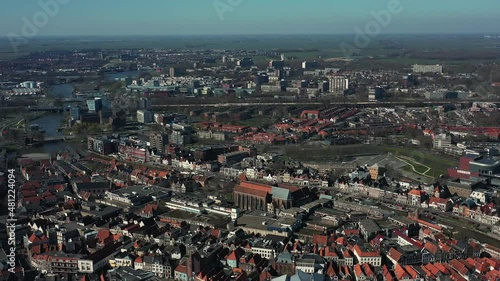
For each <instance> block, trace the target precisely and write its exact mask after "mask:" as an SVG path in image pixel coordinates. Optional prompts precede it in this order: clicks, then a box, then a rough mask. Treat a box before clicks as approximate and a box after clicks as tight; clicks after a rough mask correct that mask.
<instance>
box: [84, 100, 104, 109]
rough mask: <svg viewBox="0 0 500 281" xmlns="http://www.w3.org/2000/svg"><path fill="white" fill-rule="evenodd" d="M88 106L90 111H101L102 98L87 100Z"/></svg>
mask: <svg viewBox="0 0 500 281" xmlns="http://www.w3.org/2000/svg"><path fill="white" fill-rule="evenodd" d="M87 106H88V108H89V111H99V110H101V109H102V100H101V99H100V98H95V99H93V100H87Z"/></svg>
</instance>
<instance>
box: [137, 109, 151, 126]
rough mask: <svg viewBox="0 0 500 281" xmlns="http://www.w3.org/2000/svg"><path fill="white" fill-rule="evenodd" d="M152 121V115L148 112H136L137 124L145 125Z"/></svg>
mask: <svg viewBox="0 0 500 281" xmlns="http://www.w3.org/2000/svg"><path fill="white" fill-rule="evenodd" d="M153 121H154V114H153V112H151V111H148V110H137V122H139V123H143V124H147V123H152V122H153Z"/></svg>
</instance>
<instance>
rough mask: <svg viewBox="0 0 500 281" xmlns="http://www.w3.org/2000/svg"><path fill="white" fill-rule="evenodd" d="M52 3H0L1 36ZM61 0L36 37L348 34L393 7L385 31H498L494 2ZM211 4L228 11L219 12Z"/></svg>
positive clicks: (496, 3)
mask: <svg viewBox="0 0 500 281" xmlns="http://www.w3.org/2000/svg"><path fill="white" fill-rule="evenodd" d="M52 1H63V0H2V9H1V10H0V36H6V35H7V34H9V32H14V33H16V34H21V33H22V27H23V24H24V23H23V20H22V19H23V17H25V18H27V19H28V20H29V21H31V22H32V19H33V16H34V15H36V14H37V12H38V14H40V13H39V12H40V11H43V10H42V8H41V6H40V4H39V3H46V2H52ZM64 1H66V2H68V3H67V4H61V5H59V11H58V12H57V13H56V14H55V15H54V16H53V17H50V18H49V20H48V22H47V24H46V25H43V26H39V30H38V32H37V35H39V36H45V35H178V34H308V33H321V34H345V33H349V34H351V33H354V28H355V27H360V28H364V27H365V25H366V24H367V23H368V22H370V21H371V20H372V19H373V18H372V16H371V14H370V13H371V12H372V11H375V12H377V11H380V10H384V9H387V5H388V3H389V2H391V1H400V2H401V7H403V11H402V12H401V13H399V14H395V15H392V20H391V22H390V24H389V25H388V26H387V27H384V28H383V29H382V33H388V34H389V33H494V32H496V33H498V32H500V12H499V11H500V1H499V0H481V1H470V0H350V1H348V0H142V1H138V0H64ZM238 1H240V2H241V3H240V4H238V5H236V6H234V7H231V6H230V5H231V4H230V3H237V2H238ZM221 3H222V4H221ZM216 4H219V7H222V8H223V7H226V8H227V7H230V9H228V10H227V11H226V12H224V13H220V12H219V13H218V12H217V10H216V8H215V7H214V6H215V5H216ZM221 5H222V6H221ZM224 5H229V6H224ZM221 14H222V17H221V16H220V15H221Z"/></svg>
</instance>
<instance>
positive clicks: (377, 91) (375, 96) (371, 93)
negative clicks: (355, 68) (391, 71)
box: [368, 86, 384, 101]
mask: <svg viewBox="0 0 500 281" xmlns="http://www.w3.org/2000/svg"><path fill="white" fill-rule="evenodd" d="M383 98H384V88H382V87H380V86H377V87H374V88H370V89H369V90H368V100H371V101H378V100H381V99H383Z"/></svg>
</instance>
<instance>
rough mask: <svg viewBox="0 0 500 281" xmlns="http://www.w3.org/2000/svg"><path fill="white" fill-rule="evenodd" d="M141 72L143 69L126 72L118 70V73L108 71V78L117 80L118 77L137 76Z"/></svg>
mask: <svg viewBox="0 0 500 281" xmlns="http://www.w3.org/2000/svg"><path fill="white" fill-rule="evenodd" d="M140 74H141V71H138V70H135V71H124V72H116V73H106V78H107V79H108V80H116V79H124V78H127V77H131V78H137V77H139V75H140Z"/></svg>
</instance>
